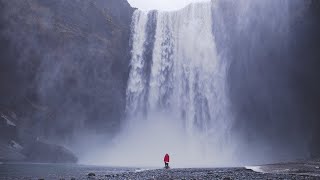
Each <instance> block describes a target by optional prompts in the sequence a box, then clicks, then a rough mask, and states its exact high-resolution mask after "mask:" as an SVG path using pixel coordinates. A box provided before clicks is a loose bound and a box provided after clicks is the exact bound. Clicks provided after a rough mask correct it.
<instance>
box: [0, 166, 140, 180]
mask: <svg viewBox="0 0 320 180" xmlns="http://www.w3.org/2000/svg"><path fill="white" fill-rule="evenodd" d="M137 169H138V168H113V167H102V166H87V165H75V164H0V179H1V180H4V179H5V180H13V179H17V180H18V179H19V180H20V179H28V180H30V179H32V180H33V179H36V180H38V179H45V180H47V179H49V180H50V179H58V180H59V179H66V180H67V179H69V180H70V179H71V178H75V179H87V178H88V177H87V175H88V174H89V173H95V174H96V178H97V179H99V178H105V176H106V175H110V174H119V173H124V172H132V171H136V170H137Z"/></svg>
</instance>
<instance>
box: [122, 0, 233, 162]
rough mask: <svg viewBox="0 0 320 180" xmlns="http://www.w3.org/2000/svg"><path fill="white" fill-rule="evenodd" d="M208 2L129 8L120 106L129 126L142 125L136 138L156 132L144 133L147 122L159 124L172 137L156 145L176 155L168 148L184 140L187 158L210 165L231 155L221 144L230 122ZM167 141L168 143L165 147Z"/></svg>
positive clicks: (224, 67)
mask: <svg viewBox="0 0 320 180" xmlns="http://www.w3.org/2000/svg"><path fill="white" fill-rule="evenodd" d="M214 6H215V2H214V1H212V2H203V3H195V4H191V5H189V6H187V7H185V8H184V9H182V10H179V11H173V12H158V11H150V12H143V11H140V10H136V11H135V12H134V15H133V20H132V59H131V64H130V66H131V69H130V75H129V81H128V87H127V106H126V115H127V121H128V122H129V124H131V125H129V129H130V127H131V128H132V126H135V125H137V124H138V125H139V126H144V127H145V128H141V129H140V128H139V130H138V131H139V133H141V134H142V135H143V136H142V137H139V139H141V140H142V141H144V137H145V136H147V137H148V138H152V137H153V136H154V137H155V138H156V136H159V135H160V136H162V135H161V133H155V132H154V131H153V132H151V133H149V131H148V130H147V128H150V126H153V128H156V127H157V126H158V127H159V128H164V130H163V134H166V133H169V134H172V136H168V137H167V139H166V140H163V141H164V142H163V146H160V147H159V148H164V149H163V150H164V151H165V150H168V149H169V150H170V149H171V150H172V151H175V153H176V154H177V156H179V153H183V152H178V150H175V148H174V147H172V146H175V145H176V144H178V145H179V146H181V144H179V143H181V141H184V142H185V144H184V147H185V149H184V150H185V151H187V152H188V155H187V156H190V154H191V156H193V157H192V158H193V159H191V160H189V161H192V162H193V163H200V162H203V161H204V160H205V161H206V162H207V163H208V164H209V163H211V165H212V163H217V162H219V161H220V160H221V161H223V162H225V161H226V159H223V160H222V159H219V158H221V157H223V155H225V157H227V158H231V154H230V152H229V151H230V148H227V144H228V138H229V131H230V130H229V129H230V125H231V123H232V119H231V117H230V115H229V113H228V106H229V101H228V98H227V96H226V91H227V90H226V73H227V68H228V63H227V62H226V61H223V60H222V58H220V55H219V53H218V52H217V48H216V42H215V36H214V33H213V32H214V31H213V26H214V22H213V13H212V11H213V8H214ZM148 123H150V126H146V124H148ZM175 125H176V126H179V127H178V128H177V129H172V131H179V133H182V135H181V136H182V137H183V138H182V139H183V140H181V139H180V140H175V137H173V136H176V132H168V131H170V129H166V128H167V126H175ZM134 129H137V128H134ZM133 134H135V133H133ZM160 141H161V140H160ZM168 141H169V144H171V145H170V147H167V148H165V147H166V146H165V144H166V143H167V142H168ZM170 141H172V142H171V143H170ZM175 141H179V142H175ZM158 143H159V142H158ZM139 145H141V146H143V145H144V144H143V143H139ZM145 145H146V144H145ZM146 148H149V147H146ZM168 153H170V152H168ZM183 154H184V153H183ZM181 158H183V157H181ZM189 163H190V162H189ZM220 163H221V162H220Z"/></svg>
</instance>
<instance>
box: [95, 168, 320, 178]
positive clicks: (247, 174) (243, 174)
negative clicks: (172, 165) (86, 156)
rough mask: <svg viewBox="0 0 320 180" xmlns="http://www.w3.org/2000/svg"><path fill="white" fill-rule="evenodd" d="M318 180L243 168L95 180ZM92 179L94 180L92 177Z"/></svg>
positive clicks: (176, 170) (163, 172)
mask: <svg viewBox="0 0 320 180" xmlns="http://www.w3.org/2000/svg"><path fill="white" fill-rule="evenodd" d="M101 178H102V179H159V180H160V179H172V180H176V179H181V180H183V179H185V180H192V179H203V180H205V179H222V180H230V179H320V178H317V177H315V176H308V175H298V174H269V173H258V172H254V171H252V170H248V169H245V168H221V169H171V170H163V169H159V170H150V171H143V172H136V173H132V172H131V173H123V174H119V175H106V176H105V177H98V178H97V179H101ZM89 179H90V178H89ZM93 179H95V178H94V177H93Z"/></svg>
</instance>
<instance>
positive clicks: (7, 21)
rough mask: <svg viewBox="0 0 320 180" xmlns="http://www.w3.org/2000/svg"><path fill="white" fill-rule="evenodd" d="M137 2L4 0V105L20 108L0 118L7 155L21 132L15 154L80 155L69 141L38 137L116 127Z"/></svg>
mask: <svg viewBox="0 0 320 180" xmlns="http://www.w3.org/2000/svg"><path fill="white" fill-rule="evenodd" d="M133 10H134V9H133V8H131V6H130V5H129V3H128V2H127V1H126V0H95V1H87V0H70V1H69V0H68V1H65V0H58V1H51V0H30V1H28V0H23V1H20V0H11V1H6V0H0V57H1V60H0V84H1V87H0V97H1V102H0V112H1V114H4V115H6V116H7V117H8V118H12V117H11V116H10V113H11V114H14V123H15V126H14V127H11V126H10V127H7V126H8V125H7V124H6V123H0V129H1V130H5V131H1V132H0V135H1V136H2V137H3V138H0V140H1V142H3V143H0V145H1V147H3V148H2V149H3V151H1V152H0V153H1V156H6V155H8V153H6V152H10V153H11V150H10V148H9V149H8V148H7V147H8V143H10V142H11V140H15V141H17V142H18V143H19V144H21V145H22V146H23V147H25V148H24V150H23V151H22V153H23V154H24V155H25V157H23V155H21V154H20V152H16V151H14V152H12V153H11V154H15V153H16V154H17V153H18V155H19V157H18V156H16V155H13V158H11V159H13V160H19V161H22V160H27V161H37V162H55V161H56V162H76V157H74V155H73V154H72V153H71V152H67V150H65V149H64V148H63V147H61V146H56V145H49V144H48V145H46V144H39V143H38V144H37V143H36V144H35V142H37V140H36V139H38V138H41V139H46V140H53V141H52V142H62V143H64V142H65V141H68V142H70V141H72V139H73V138H74V137H76V136H77V135H78V134H84V133H95V134H97V133H101V134H113V133H114V132H115V131H117V128H119V126H120V124H121V119H122V115H123V111H124V109H125V108H124V107H125V90H126V84H127V78H128V77H127V76H128V71H129V60H130V47H129V44H130V43H129V39H130V24H131V17H132V13H133ZM8 112H10V113H9V114H8ZM1 121H3V122H5V119H4V118H1ZM9 128H14V132H13V131H11V130H8V129H9ZM4 133H5V134H4ZM29 152H37V153H38V154H41V157H38V158H35V157H34V155H35V154H34V153H33V154H32V153H31V154H30V153H29ZM46 152H48V153H46ZM8 157H9V155H8ZM8 160H10V158H9V159H8Z"/></svg>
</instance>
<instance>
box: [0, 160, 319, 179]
mask: <svg viewBox="0 0 320 180" xmlns="http://www.w3.org/2000/svg"><path fill="white" fill-rule="evenodd" d="M298 164H299V165H298ZM305 164H309V163H305ZM316 167H317V166H315V167H314V165H312V164H309V165H302V163H286V164H285V163H283V164H277V165H266V166H260V167H252V168H253V169H254V170H255V171H254V170H251V169H248V168H244V167H239V168H207V169H205V168H189V169H182V168H181V169H180V168H173V169H169V170H166V169H149V170H144V169H136V168H112V167H99V166H83V165H72V164H69V165H68V164H60V165H59V164H2V165H1V164H0V180H2V179H3V180H4V179H5V180H20V179H26V180H30V179H35V180H38V179H45V180H51V179H52V180H57V179H58V180H59V179H60V180H62V179H64V180H76V179H77V180H113V179H120V180H129V179H130V180H166V179H169V180H198V179H199V180H206V179H218V180H231V179H232V180H236V179H270V180H271V179H281V180H284V179H296V180H300V179H303V180H309V179H310V180H314V179H315V180H317V179H320V176H319V173H318V170H317V168H316ZM256 170H258V171H260V172H257V171H256ZM262 171H265V172H262Z"/></svg>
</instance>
